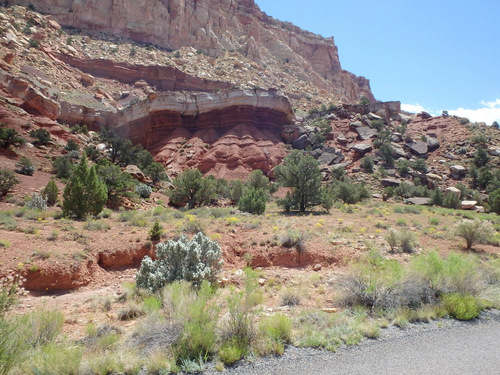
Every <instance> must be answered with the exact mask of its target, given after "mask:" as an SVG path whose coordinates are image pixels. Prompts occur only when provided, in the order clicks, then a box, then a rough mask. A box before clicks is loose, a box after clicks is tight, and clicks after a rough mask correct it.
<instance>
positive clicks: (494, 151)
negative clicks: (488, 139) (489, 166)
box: [488, 146, 500, 156]
mask: <svg viewBox="0 0 500 375" xmlns="http://www.w3.org/2000/svg"><path fill="white" fill-rule="evenodd" d="M488 154H490V155H491V156H500V147H497V146H491V147H488Z"/></svg>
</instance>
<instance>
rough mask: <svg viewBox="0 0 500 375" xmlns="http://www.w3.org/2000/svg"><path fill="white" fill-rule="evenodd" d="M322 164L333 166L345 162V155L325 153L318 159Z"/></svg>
mask: <svg viewBox="0 0 500 375" xmlns="http://www.w3.org/2000/svg"><path fill="white" fill-rule="evenodd" d="M318 161H319V162H320V164H326V165H333V164H338V163H341V162H342V161H344V155H342V154H341V153H332V152H323V153H322V154H321V156H320V157H319V158H318Z"/></svg>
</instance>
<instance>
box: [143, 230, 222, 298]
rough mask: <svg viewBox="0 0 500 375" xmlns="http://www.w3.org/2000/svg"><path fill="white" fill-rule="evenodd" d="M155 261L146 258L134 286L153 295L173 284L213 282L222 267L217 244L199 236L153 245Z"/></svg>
mask: <svg viewBox="0 0 500 375" xmlns="http://www.w3.org/2000/svg"><path fill="white" fill-rule="evenodd" d="M156 256H157V257H158V260H156V261H153V260H152V259H151V258H150V257H148V256H146V257H145V258H144V259H143V260H142V263H141V268H140V269H139V272H138V273H137V278H136V282H137V286H138V287H140V288H145V289H148V290H150V291H152V292H154V291H156V290H158V289H159V288H162V287H163V286H164V285H166V284H168V283H171V282H173V281H175V280H186V281H190V282H192V283H193V284H195V285H200V284H201V282H202V281H203V280H208V281H211V282H212V281H215V277H216V274H217V272H218V271H219V270H220V268H221V266H222V263H223V261H222V259H221V258H222V251H221V248H220V246H219V244H218V243H217V242H215V241H212V240H210V239H209V238H208V237H207V236H205V235H204V234H202V233H198V234H196V235H195V236H194V237H193V238H192V240H191V241H189V240H188V239H187V238H186V237H184V236H182V237H181V238H180V239H179V240H178V241H172V240H169V241H167V242H164V243H159V244H158V245H156Z"/></svg>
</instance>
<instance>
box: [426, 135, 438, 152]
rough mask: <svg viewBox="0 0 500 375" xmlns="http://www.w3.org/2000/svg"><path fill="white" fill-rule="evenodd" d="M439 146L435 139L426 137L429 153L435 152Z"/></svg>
mask: <svg viewBox="0 0 500 375" xmlns="http://www.w3.org/2000/svg"><path fill="white" fill-rule="evenodd" d="M439 146H440V144H439V141H438V140H437V139H436V138H433V137H427V147H428V149H429V152H432V151H435V150H437V149H438V148H439Z"/></svg>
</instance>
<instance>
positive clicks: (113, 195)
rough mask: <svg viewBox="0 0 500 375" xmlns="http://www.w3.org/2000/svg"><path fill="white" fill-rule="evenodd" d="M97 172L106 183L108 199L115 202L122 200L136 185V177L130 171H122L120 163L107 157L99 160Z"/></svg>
mask: <svg viewBox="0 0 500 375" xmlns="http://www.w3.org/2000/svg"><path fill="white" fill-rule="evenodd" d="M97 174H98V176H99V180H100V181H102V182H104V184H105V185H106V190H107V198H108V201H110V202H113V203H118V202H120V200H121V199H122V198H124V197H126V196H127V194H128V193H129V191H130V190H131V189H132V187H133V186H134V179H133V178H132V176H131V175H130V174H129V173H126V172H122V170H121V168H120V167H119V166H118V165H115V164H111V163H110V162H109V161H108V160H105V159H103V160H101V161H99V165H98V166H97Z"/></svg>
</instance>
